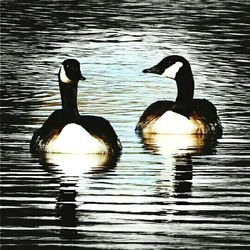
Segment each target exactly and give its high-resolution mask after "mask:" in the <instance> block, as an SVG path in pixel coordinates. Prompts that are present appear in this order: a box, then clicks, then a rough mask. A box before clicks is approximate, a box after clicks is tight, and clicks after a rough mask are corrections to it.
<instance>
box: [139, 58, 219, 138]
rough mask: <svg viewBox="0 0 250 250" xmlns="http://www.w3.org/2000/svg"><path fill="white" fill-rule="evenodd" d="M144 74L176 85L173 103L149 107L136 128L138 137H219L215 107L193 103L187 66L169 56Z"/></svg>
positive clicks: (158, 102)
mask: <svg viewBox="0 0 250 250" xmlns="http://www.w3.org/2000/svg"><path fill="white" fill-rule="evenodd" d="M142 72H143V73H153V74H159V75H163V76H165V77H167V78H170V79H173V80H175V81H176V84H177V97H176V100H175V101H169V100H161V101H157V102H155V103H153V104H151V105H150V106H149V107H148V108H147V109H146V110H145V111H144V112H143V114H142V115H141V117H140V118H139V121H138V123H137V125H136V129H135V130H136V131H137V132H138V133H140V134H150V133H152V134H203V135H207V134H210V135H214V136H215V137H220V136H221V135H222V125H221V122H220V119H219V117H218V115H217V111H216V108H215V106H214V105H213V104H212V103H211V102H210V101H208V100H206V99H194V98H193V96H194V78H193V74H192V70H191V66H190V64H189V62H188V61H187V60H186V59H185V58H184V57H182V56H179V55H171V56H167V57H165V58H163V59H162V60H161V61H160V62H159V63H158V64H157V65H155V66H153V67H151V68H147V69H144V70H143V71H142Z"/></svg>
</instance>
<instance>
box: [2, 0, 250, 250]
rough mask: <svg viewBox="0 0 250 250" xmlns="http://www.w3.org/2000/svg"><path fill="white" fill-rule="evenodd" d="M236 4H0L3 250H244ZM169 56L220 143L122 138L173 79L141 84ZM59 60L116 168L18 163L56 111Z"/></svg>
mask: <svg viewBox="0 0 250 250" xmlns="http://www.w3.org/2000/svg"><path fill="white" fill-rule="evenodd" d="M249 5H250V4H249V3H248V2H247V1H236V2H232V1H220V2H218V1H214V0H211V1H194V2H192V3H190V2H189V1H184V0H182V1H178V2H172V1H171V2H170V1H161V0H158V1H153V0H151V1H144V2H140V1H139V2H138V1H134V0H123V1H117V0H115V1H113V0H109V1H105V2H104V1H103V2H100V1H73V0H71V1H47V0H43V1H31V0H30V1H28V0H25V1H22V2H21V1H2V4H1V12H2V19H1V23H2V24H1V27H2V29H1V33H2V36H1V40H2V48H1V52H2V58H1V107H2V110H1V115H2V117H1V118H2V119H1V149H2V153H1V191H2V193H1V244H2V247H3V249H40V248H42V249H45V248H46V249H80V248H81V249H84V248H85V249H168V248H169V249H176V248H180V249H230V248H231V249H247V248H249V244H250V240H249V232H250V225H249V224H250V213H249V212H250V211H249V205H250V195H249V193H250V192H249V191H250V188H249V187H250V172H249V170H250V168H249V167H250V157H249V151H250V146H249V142H250V138H249V134H250V131H249V117H250V113H249V106H250V105H249V72H250V65H249V7H250V6H249ZM170 54H180V55H182V56H184V57H186V58H187V59H188V60H189V61H190V63H191V65H192V69H193V74H194V78H195V82H196V90H195V96H196V97H200V98H207V99H209V100H210V101H212V102H213V103H214V104H215V105H216V107H217V110H218V113H219V116H220V118H221V121H222V123H223V128H224V134H223V137H222V138H221V139H219V140H217V141H211V140H207V139H205V138H199V137H192V136H184V137H181V138H179V137H178V136H177V137H176V136H160V137H156V138H145V139H144V140H142V139H141V138H140V137H138V136H137V135H136V134H135V133H134V127H135V124H136V122H137V120H138V118H139V116H140V115H141V113H142V112H143V110H144V109H145V108H146V107H147V106H148V105H149V104H151V103H152V102H154V101H156V100H159V99H165V98H166V99H169V100H171V99H174V98H175V96H176V86H175V83H174V82H173V81H171V80H166V79H163V78H161V77H159V76H153V75H144V74H142V73H141V71H142V69H144V68H146V67H150V66H153V65H154V64H156V63H157V62H158V61H159V60H161V59H162V58H163V57H164V56H167V55H170ZM69 57H73V58H76V59H78V60H79V61H80V62H81V70H82V72H83V74H84V76H85V77H86V78H87V80H86V81H84V82H80V83H79V90H78V105H79V110H80V112H81V113H82V114H95V115H100V116H104V117H105V118H107V119H108V120H109V121H110V122H111V123H112V125H113V127H114V128H115V130H116V132H117V134H118V135H119V137H120V139H121V141H122V144H123V154H122V155H121V157H120V158H119V159H105V157H104V158H102V157H94V156H77V157H76V156H65V155H47V156H43V157H42V156H41V157H40V158H38V157H36V156H33V155H31V154H30V153H29V141H30V139H31V136H32V133H33V131H34V129H36V128H38V127H40V126H41V124H42V123H43V122H44V121H45V120H46V118H47V117H48V116H49V115H50V114H51V113H52V112H53V111H54V110H55V109H58V108H60V96H59V91H58V84H57V72H58V70H59V66H60V64H61V62H62V61H63V60H64V59H66V58H69Z"/></svg>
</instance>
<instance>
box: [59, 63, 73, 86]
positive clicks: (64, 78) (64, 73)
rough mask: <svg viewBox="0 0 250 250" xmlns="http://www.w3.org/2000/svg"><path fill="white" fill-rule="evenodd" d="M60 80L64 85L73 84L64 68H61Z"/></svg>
mask: <svg viewBox="0 0 250 250" xmlns="http://www.w3.org/2000/svg"><path fill="white" fill-rule="evenodd" d="M60 80H61V81H62V82H64V83H68V84H70V83H72V81H71V80H70V79H69V78H68V77H67V75H66V72H65V69H64V66H63V65H62V66H61V70H60Z"/></svg>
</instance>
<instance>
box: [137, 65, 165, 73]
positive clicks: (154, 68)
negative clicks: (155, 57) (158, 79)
mask: <svg viewBox="0 0 250 250" xmlns="http://www.w3.org/2000/svg"><path fill="white" fill-rule="evenodd" d="M142 73H153V74H158V75H160V74H161V72H160V70H159V68H157V67H156V66H154V67H151V68H148V69H144V70H143V71H142Z"/></svg>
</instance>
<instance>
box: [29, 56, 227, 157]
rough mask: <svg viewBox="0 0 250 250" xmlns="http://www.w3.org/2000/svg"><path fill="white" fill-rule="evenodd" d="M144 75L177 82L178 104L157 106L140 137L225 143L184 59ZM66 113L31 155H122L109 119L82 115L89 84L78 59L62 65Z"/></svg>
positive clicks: (38, 138)
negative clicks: (207, 138)
mask: <svg viewBox="0 0 250 250" xmlns="http://www.w3.org/2000/svg"><path fill="white" fill-rule="evenodd" d="M143 72H144V73H154V74H159V75H163V76H165V77H168V78H171V79H174V80H175V81H176V83H177V91H178V94H177V98H176V100H175V101H174V102H173V101H167V100H164V101H157V102H155V103H153V104H151V105H150V106H149V107H148V108H147V109H146V110H145V111H144V112H143V114H142V115H141V117H140V119H139V121H138V123H137V125H136V131H137V132H139V133H140V134H142V135H145V134H205V135H207V134H208V135H213V136H215V137H217V138H218V137H220V136H221V135H222V126H221V122H220V120H219V117H218V115H217V111H216V108H215V106H214V105H213V104H212V103H211V102H209V101H208V100H206V99H194V98H193V95H194V79H193V74H192V71H191V67H190V64H189V62H188V61H187V60H186V59H185V58H183V57H181V56H176V55H174V56H168V57H166V58H164V59H163V60H161V61H160V62H159V63H158V64H157V65H155V66H153V67H152V68H149V69H145V70H143ZM58 79H59V88H60V93H61V99H62V109H60V110H56V111H54V112H53V113H52V114H51V115H50V116H49V118H48V119H47V120H46V121H45V123H44V124H43V126H42V127H41V128H39V129H38V130H36V131H35V132H34V134H33V137H32V140H31V143H30V150H31V152H55V153H102V154H106V153H109V154H117V153H119V152H120V151H121V150H122V146H121V143H120V140H119V138H118V136H117V134H116V132H115V131H114V129H113V127H112V126H111V124H110V123H109V122H108V121H107V120H106V119H104V118H102V117H98V116H90V115H80V114H79V112H78V108H77V87H78V82H79V81H80V80H85V78H84V77H83V76H82V74H81V71H80V64H79V62H78V61H77V60H75V59H67V60H65V61H64V62H63V63H62V66H61V67H60V70H59V74H58Z"/></svg>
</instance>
